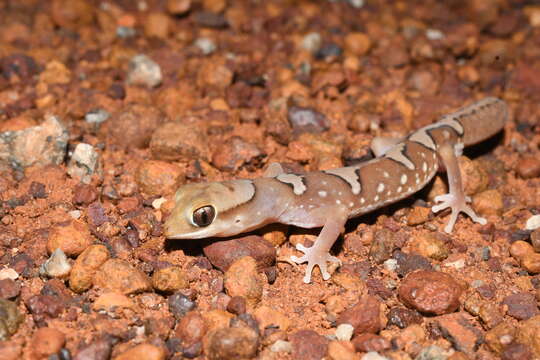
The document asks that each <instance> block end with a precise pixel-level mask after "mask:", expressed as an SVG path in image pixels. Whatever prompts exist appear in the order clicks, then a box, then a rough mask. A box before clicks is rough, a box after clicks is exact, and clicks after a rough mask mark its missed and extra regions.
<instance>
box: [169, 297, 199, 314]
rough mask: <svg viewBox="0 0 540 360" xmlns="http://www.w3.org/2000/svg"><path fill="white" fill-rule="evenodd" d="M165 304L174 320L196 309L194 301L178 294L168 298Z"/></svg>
mask: <svg viewBox="0 0 540 360" xmlns="http://www.w3.org/2000/svg"><path fill="white" fill-rule="evenodd" d="M167 304H168V305H169V311H170V312H171V313H172V314H173V315H174V317H175V318H176V319H181V318H182V317H184V315H186V314H187V313H188V312H190V311H191V310H193V309H195V308H196V307H197V304H196V303H195V302H194V301H192V300H191V299H190V298H189V297H187V296H186V295H184V294H182V293H180V292H177V293H175V294H172V295H171V296H169V298H168V299H167Z"/></svg>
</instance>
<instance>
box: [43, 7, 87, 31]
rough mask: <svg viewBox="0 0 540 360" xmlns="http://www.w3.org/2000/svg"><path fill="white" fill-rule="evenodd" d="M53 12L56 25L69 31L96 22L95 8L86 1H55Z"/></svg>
mask: <svg viewBox="0 0 540 360" xmlns="http://www.w3.org/2000/svg"><path fill="white" fill-rule="evenodd" d="M51 10H52V11H51V16H52V20H53V21H54V23H55V24H57V25H58V26H60V27H63V28H67V29H69V30H74V31H75V30H77V29H78V28H80V27H82V26H87V25H91V23H92V21H93V20H94V7H93V6H92V5H91V4H90V3H89V2H87V1H85V0H54V1H52V9H51Z"/></svg>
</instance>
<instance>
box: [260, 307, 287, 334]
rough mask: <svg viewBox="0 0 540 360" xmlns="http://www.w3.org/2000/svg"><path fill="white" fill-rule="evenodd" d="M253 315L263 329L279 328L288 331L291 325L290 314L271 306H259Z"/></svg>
mask: <svg viewBox="0 0 540 360" xmlns="http://www.w3.org/2000/svg"><path fill="white" fill-rule="evenodd" d="M253 316H254V317H255V319H256V320H257V322H258V323H259V327H260V329H261V330H263V331H264V329H267V328H278V329H279V330H281V331H287V330H289V328H290V326H291V319H290V318H289V317H288V316H286V315H284V314H282V313H281V312H279V311H277V310H274V309H272V308H271V307H269V306H264V305H263V306H260V307H258V308H257V309H255V311H253Z"/></svg>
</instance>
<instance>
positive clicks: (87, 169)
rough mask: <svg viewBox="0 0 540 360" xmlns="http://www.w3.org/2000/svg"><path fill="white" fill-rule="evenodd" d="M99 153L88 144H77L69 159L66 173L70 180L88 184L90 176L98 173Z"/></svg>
mask: <svg viewBox="0 0 540 360" xmlns="http://www.w3.org/2000/svg"><path fill="white" fill-rule="evenodd" d="M98 165H99V153H98V152H97V151H96V149H94V147H93V146H92V145H90V144H85V143H79V144H77V146H76V147H75V150H74V151H73V154H72V155H71V158H70V159H69V163H68V168H67V172H68V174H69V175H70V176H71V177H72V178H76V179H79V180H80V181H81V182H83V183H84V184H89V183H90V181H91V179H92V175H94V174H96V173H97V172H98V167H99V166H98Z"/></svg>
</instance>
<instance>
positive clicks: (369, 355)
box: [361, 351, 389, 360]
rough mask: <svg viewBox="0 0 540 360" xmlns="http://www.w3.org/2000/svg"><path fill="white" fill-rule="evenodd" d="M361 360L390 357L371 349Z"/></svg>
mask: <svg viewBox="0 0 540 360" xmlns="http://www.w3.org/2000/svg"><path fill="white" fill-rule="evenodd" d="M361 360H389V359H388V358H387V357H386V356H382V355H380V354H379V353H378V352H375V351H370V352H368V353H366V354H364V356H362V359H361Z"/></svg>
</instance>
